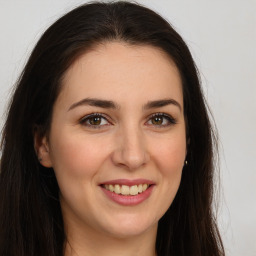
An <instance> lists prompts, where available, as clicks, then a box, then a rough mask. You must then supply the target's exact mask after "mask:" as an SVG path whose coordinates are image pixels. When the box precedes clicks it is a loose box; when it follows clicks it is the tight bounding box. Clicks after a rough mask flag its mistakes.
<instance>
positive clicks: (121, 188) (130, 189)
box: [102, 183, 151, 196]
mask: <svg viewBox="0 0 256 256" xmlns="http://www.w3.org/2000/svg"><path fill="white" fill-rule="evenodd" d="M102 186H103V187H104V188H105V189H106V190H108V191H110V192H113V193H115V194H117V195H123V196H136V195H138V194H141V193H143V192H144V191H146V190H147V189H148V188H149V187H150V186H151V184H146V183H144V184H138V185H132V186H128V185H121V184H104V185H102Z"/></svg>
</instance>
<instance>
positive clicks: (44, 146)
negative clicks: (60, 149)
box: [34, 134, 52, 168]
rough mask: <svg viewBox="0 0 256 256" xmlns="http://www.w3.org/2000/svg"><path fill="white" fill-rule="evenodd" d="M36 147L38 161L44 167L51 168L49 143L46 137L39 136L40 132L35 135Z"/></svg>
mask: <svg viewBox="0 0 256 256" xmlns="http://www.w3.org/2000/svg"><path fill="white" fill-rule="evenodd" d="M34 148H35V151H36V154H37V157H38V161H39V162H40V164H41V165H43V166H44V167H47V168H50V167H52V161H51V156H50V150H49V143H48V140H47V138H46V136H44V137H39V136H38V134H35V135H34Z"/></svg>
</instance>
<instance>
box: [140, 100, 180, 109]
mask: <svg viewBox="0 0 256 256" xmlns="http://www.w3.org/2000/svg"><path fill="white" fill-rule="evenodd" d="M167 105H174V106H176V107H178V108H179V110H180V111H182V107H181V105H180V103H179V102H178V101H176V100H174V99H163V100H155V101H149V102H148V103H147V104H145V105H144V106H143V109H145V110H146V109H151V108H160V107H164V106H167Z"/></svg>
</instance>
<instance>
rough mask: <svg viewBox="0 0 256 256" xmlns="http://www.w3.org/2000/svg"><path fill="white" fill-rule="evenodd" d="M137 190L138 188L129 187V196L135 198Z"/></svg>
mask: <svg viewBox="0 0 256 256" xmlns="http://www.w3.org/2000/svg"><path fill="white" fill-rule="evenodd" d="M138 192H139V189H138V186H136V185H134V186H131V187H130V195H132V196H135V195H138Z"/></svg>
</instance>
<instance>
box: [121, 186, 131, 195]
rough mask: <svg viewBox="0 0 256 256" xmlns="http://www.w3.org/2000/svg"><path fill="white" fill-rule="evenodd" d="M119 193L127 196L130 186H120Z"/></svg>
mask: <svg viewBox="0 0 256 256" xmlns="http://www.w3.org/2000/svg"><path fill="white" fill-rule="evenodd" d="M121 194H122V195H124V196H127V195H129V194H130V188H129V187H128V186H125V185H123V186H121Z"/></svg>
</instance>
